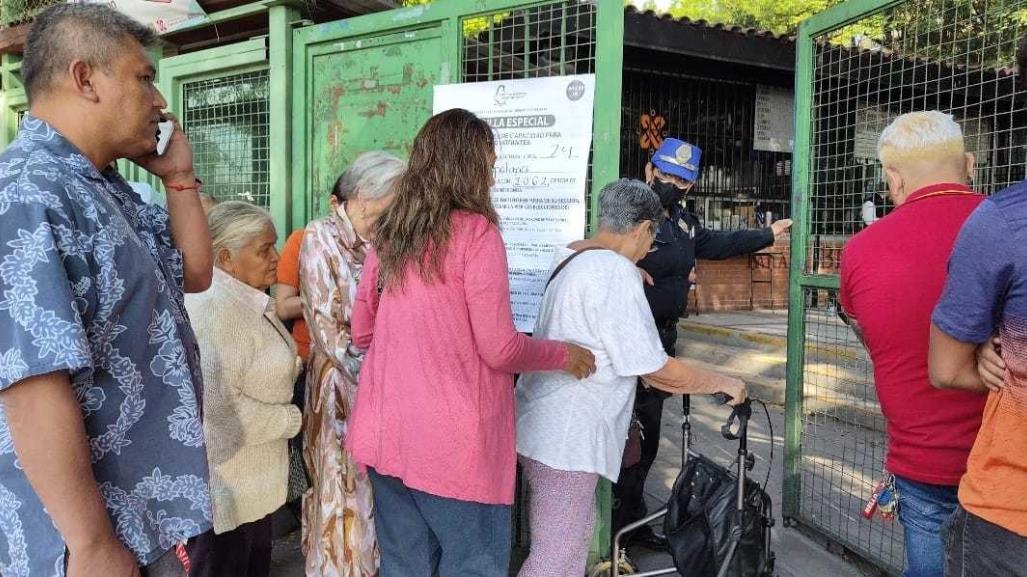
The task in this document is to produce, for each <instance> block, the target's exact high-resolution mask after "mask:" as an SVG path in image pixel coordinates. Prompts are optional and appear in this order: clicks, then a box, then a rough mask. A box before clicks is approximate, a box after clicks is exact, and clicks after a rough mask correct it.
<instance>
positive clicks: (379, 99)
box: [308, 35, 442, 215]
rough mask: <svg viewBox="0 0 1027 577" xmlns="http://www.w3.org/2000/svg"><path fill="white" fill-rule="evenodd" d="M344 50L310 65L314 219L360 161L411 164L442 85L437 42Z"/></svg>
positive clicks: (350, 45) (346, 46)
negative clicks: (382, 157)
mask: <svg viewBox="0 0 1027 577" xmlns="http://www.w3.org/2000/svg"><path fill="white" fill-rule="evenodd" d="M337 47H338V48H339V50H338V51H326V52H322V53H321V54H319V55H317V56H314V58H313V60H312V62H311V65H312V66H311V76H310V79H311V82H312V84H313V86H312V88H313V91H312V96H313V100H312V102H311V103H310V109H309V116H308V118H310V122H311V126H310V130H309V132H308V134H309V135H310V138H311V139H312V141H311V145H312V155H311V165H310V170H311V174H310V180H309V182H310V186H311V189H310V191H309V192H308V194H310V195H312V196H313V197H314V202H313V208H314V212H315V215H320V214H323V213H324V211H325V209H326V208H327V201H326V197H327V195H328V193H329V189H330V188H331V186H332V184H333V183H334V182H335V179H336V178H338V176H339V174H340V173H341V172H342V171H343V170H345V168H346V167H347V166H349V164H350V163H351V162H352V161H353V159H355V158H356V157H357V156H358V155H360V154H361V153H363V152H367V151H369V150H387V151H389V152H392V153H394V154H397V155H399V156H400V157H402V158H406V157H407V154H408V152H409V150H410V143H411V141H412V140H413V138H414V135H415V134H416V133H417V130H419V129H420V127H421V126H422V125H423V124H424V122H425V121H426V120H427V119H428V118H429V117H430V116H431V109H432V87H433V86H434V85H435V84H437V83H439V78H438V76H439V70H440V66H441V62H442V42H441V38H440V37H439V36H437V35H430V36H427V37H424V38H423V39H413V40H411V39H407V40H405V41H404V42H402V43H389V44H385V45H374V39H370V40H368V41H359V42H357V41H347V42H340V43H338V44H337Z"/></svg>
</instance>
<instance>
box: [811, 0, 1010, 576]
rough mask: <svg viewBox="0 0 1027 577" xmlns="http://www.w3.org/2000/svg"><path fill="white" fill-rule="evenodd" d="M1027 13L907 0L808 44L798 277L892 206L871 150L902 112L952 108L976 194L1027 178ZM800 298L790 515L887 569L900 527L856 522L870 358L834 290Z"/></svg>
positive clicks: (836, 255)
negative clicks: (1024, 64) (804, 246)
mask: <svg viewBox="0 0 1027 577" xmlns="http://www.w3.org/2000/svg"><path fill="white" fill-rule="evenodd" d="M1025 17H1027V0H907V1H906V2H903V3H901V4H898V5H897V6H893V7H891V8H888V9H886V10H884V11H881V12H877V13H873V14H867V15H865V16H864V17H862V18H861V19H859V20H857V21H856V22H855V23H853V24H851V25H846V26H844V27H840V28H838V29H836V30H834V31H832V32H830V33H828V34H824V35H822V36H820V37H817V38H814V39H813V41H814V43H813V46H814V49H813V54H812V60H811V61H810V62H799V66H800V67H810V68H811V69H812V84H813V85H812V95H811V98H812V115H811V120H810V124H809V126H808V127H802V126H800V127H799V130H809V134H810V145H811V149H810V151H809V168H810V189H809V193H810V196H809V200H808V202H809V217H808V219H807V220H806V222H802V223H798V227H801V229H800V230H801V233H803V234H808V235H809V237H808V238H809V243H808V246H809V250H808V252H807V254H806V262H805V267H804V268H805V272H806V273H808V274H820V275H829V276H832V275H833V276H837V274H838V265H839V259H840V256H841V248H842V246H843V245H844V243H845V241H846V240H847V239H848V238H850V237H851V236H852V235H853V234H855V233H857V232H859V231H860V230H862V229H863V228H864V227H865V226H868V225H867V221H868V220H871V219H872V218H879V217H882V216H884V215H886V214H887V213H888V212H889V211H890V210H891V209H892V207H891V205H890V204H889V203H888V202H887V201H886V200H885V194H886V184H885V182H884V178H883V171H882V169H881V166H880V164H879V162H878V161H877V150H876V148H877V140H878V138H879V136H880V133H881V130H882V129H883V128H884V127H885V126H886V125H887V124H888V123H889V122H890V121H891V120H892V119H893V118H894V117H896V116H897V115H899V114H902V113H905V112H912V111H917V110H935V109H937V110H942V111H944V112H948V113H951V114H953V115H954V117H955V118H956V120H957V121H959V122H960V124H961V125H962V127H963V132H964V135H965V137H966V146H967V150H968V151H970V152H972V153H974V154H975V155H976V157H977V169H976V172H975V174H974V176H973V180H974V183H973V184H974V187H975V188H976V189H977V190H978V191H980V192H983V193H987V194H990V193H993V192H996V191H998V190H1000V189H1002V188H1003V187H1005V186H1007V185H1009V184H1011V183H1014V182H1018V181H1020V180H1022V179H1023V178H1024V177H1025V170H1024V165H1025V163H1027V153H1025V148H1024V145H1025V144H1027V132H1025V127H1027V117H1025V113H1024V112H1023V108H1024V107H1023V92H1022V89H1021V88H1020V87H1019V82H1018V80H1017V79H1016V77H1015V72H1014V63H1015V52H1016V46H1017V43H1018V41H1019V39H1020V38H1021V37H1022V35H1023V32H1024V23H1027V18H1025ZM869 203H872V204H869ZM864 215H865V216H866V218H865V217H864ZM793 282H798V283H800V284H802V283H804V282H805V281H804V279H803V278H798V279H793ZM804 292H805V303H804V307H805V308H804V311H803V315H804V317H805V321H806V332H805V335H803V338H802V342H804V345H805V363H804V366H803V382H802V391H803V404H804V409H803V414H802V416H801V420H802V441H801V446H800V448H799V451H800V455H799V456H800V463H801V487H800V493H801V498H800V502H799V514H800V518H801V520H802V521H804V522H805V523H807V524H809V525H810V526H812V527H814V528H816V529H819V530H821V531H822V532H824V533H825V534H826V535H828V536H829V537H832V538H833V539H834V540H836V541H838V542H839V543H841V544H842V545H845V546H846V547H848V548H850V549H852V550H854V551H857V552H859V553H861V554H862V555H863V556H865V557H866V558H868V559H869V560H871V561H874V562H876V563H877V564H879V565H880V566H881V567H882V568H884V569H885V570H887V571H889V572H892V573H896V574H897V573H898V571H899V570H900V569H901V567H902V558H903V549H902V535H901V531H900V529H899V527H898V526H897V525H896V524H889V523H886V522H882V521H881V520H880V519H875V520H873V521H867V520H864V519H862V518H861V517H860V511H861V509H862V507H863V505H864V504H865V501H866V499H867V497H868V495H869V491H870V488H871V487H872V485H873V483H874V482H875V481H876V480H879V479H880V478H881V476H882V470H883V466H884V465H883V463H884V457H885V451H886V438H885V435H884V432H883V431H884V423H883V417H882V416H881V414H880V409H879V404H878V401H877V398H876V392H875V390H874V385H873V376H872V371H871V367H870V363H869V361H868V360H867V358H866V355H865V353H864V351H863V348H862V347H861V346H860V345H859V343H858V342H857V340H856V338H855V337H854V335H853V334H852V333H851V331H850V330H849V329H848V328H847V327H846V326H845V325H844V324H842V323H841V321H840V320H838V319H837V318H836V317H835V313H836V307H837V305H836V298H837V297H836V294H835V292H834V291H826V290H823V289H818V288H812V287H807V288H806V289H805V291H804Z"/></svg>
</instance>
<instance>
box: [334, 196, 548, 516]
mask: <svg viewBox="0 0 1027 577" xmlns="http://www.w3.org/2000/svg"><path fill="white" fill-rule="evenodd" d="M378 267H379V263H378V257H377V255H375V254H374V253H373V252H372V253H371V254H370V255H369V256H368V259H367V262H366V263H365V266H364V271H363V275H362V279H361V281H360V286H359V288H358V289H357V297H356V303H355V306H354V310H353V321H352V323H353V326H352V329H353V343H354V344H355V345H356V346H357V347H360V348H369V350H368V353H367V358H366V359H365V361H364V365H363V368H362V369H361V373H360V385H359V387H358V392H357V402H356V407H355V408H354V412H353V415H352V417H351V419H350V428H349V435H348V441H347V443H348V448H349V450H350V451H351V452H352V453H353V457H354V459H355V460H356V461H357V462H358V463H360V464H362V465H366V466H368V467H373V468H374V469H375V470H376V471H377V472H378V473H380V474H382V475H388V476H392V477H398V478H399V479H402V481H403V483H404V484H405V485H406V486H407V487H410V488H412V489H417V490H419V491H423V492H425V493H429V494H432V495H437V496H441V497H449V498H453V499H460V500H463V501H472V502H477V503H487V504H503V505H509V504H511V503H513V496H514V476H515V462H516V461H515V459H516V455H515V448H514V442H515V434H514V423H515V415H514V389H513V374H514V373H522V372H528V371H552V370H559V369H562V368H563V367H564V366H565V365H566V362H567V350H566V347H565V346H564V345H563V344H562V343H559V342H555V341H544V340H536V339H531V338H529V337H527V336H525V335H522V334H520V333H518V332H517V331H516V330H515V328H514V324H513V315H512V313H511V312H510V284H509V279H508V278H507V264H506V249H505V248H504V247H503V239H502V237H501V236H500V234H499V229H498V228H497V227H496V226H494V225H492V224H491V223H489V222H488V220H486V219H485V218H484V217H482V216H480V215H477V214H471V213H466V212H457V213H454V215H453V216H452V236H451V239H450V243H449V249H448V250H447V252H446V256H445V258H444V271H445V277H444V278H445V281H444V282H442V281H439V280H436V281H435V282H434V283H432V284H426V283H425V282H424V281H423V280H422V279H421V277H420V276H419V275H418V274H416V273H414V272H413V271H412V270H408V272H407V274H406V276H405V281H404V283H403V286H402V287H399V288H389V289H387V290H386V291H385V292H384V294H382V295H381V297H379V296H378V294H377V290H376V287H377V278H378ZM379 301H380V302H379Z"/></svg>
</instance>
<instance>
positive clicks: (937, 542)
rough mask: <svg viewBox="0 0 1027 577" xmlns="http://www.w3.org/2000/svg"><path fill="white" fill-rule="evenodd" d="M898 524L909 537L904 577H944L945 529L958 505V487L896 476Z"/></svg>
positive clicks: (907, 538) (907, 539)
mask: <svg viewBox="0 0 1027 577" xmlns="http://www.w3.org/2000/svg"><path fill="white" fill-rule="evenodd" d="M895 489H896V490H897V491H898V493H899V522H900V523H902V529H903V532H904V535H905V538H906V568H905V569H903V571H902V577H941V575H942V574H943V573H944V571H945V544H944V541H943V539H942V534H941V533H942V527H943V526H944V524H945V522H946V521H947V520H948V519H949V517H951V516H952V514H953V513H954V512H955V511H956V507H958V506H959V496H958V493H959V488H958V487H954V486H953V487H950V486H945V485H928V484H926V483H918V482H916V481H911V480H909V479H903V478H902V477H899V476H896V477H895Z"/></svg>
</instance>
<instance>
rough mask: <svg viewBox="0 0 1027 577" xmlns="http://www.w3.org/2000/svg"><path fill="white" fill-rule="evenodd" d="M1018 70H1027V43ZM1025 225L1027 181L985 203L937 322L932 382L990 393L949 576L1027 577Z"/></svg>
mask: <svg viewBox="0 0 1027 577" xmlns="http://www.w3.org/2000/svg"><path fill="white" fill-rule="evenodd" d="M1018 64H1019V67H1020V70H1021V71H1023V70H1027V37H1025V38H1024V39H1023V41H1021V44H1020V50H1019V62H1018ZM1021 78H1023V76H1021ZM1025 223H1027V182H1021V183H1019V184H1015V185H1013V186H1011V187H1009V188H1007V189H1006V190H1004V191H1002V192H999V193H997V194H996V195H994V196H992V197H991V198H989V199H988V200H986V201H984V202H983V203H981V205H980V207H978V208H977V210H976V211H974V213H973V215H971V216H970V219H969V220H968V221H967V223H966V226H964V227H963V230H962V232H960V234H959V239H958V240H957V241H956V246H955V249H954V250H953V252H952V258H951V260H950V261H949V274H948V280H947V282H946V285H945V292H944V293H943V295H942V298H941V300H940V301H939V302H938V306H937V308H935V310H934V316H933V317H932V320H933V325H932V326H931V355H930V370H931V381H932V382H933V383H934V385H935V386H936V387H939V388H947V389H964V390H969V391H975V392H981V393H983V392H987V393H988V396H987V405H986V406H985V408H984V420H983V422H982V423H981V429H980V433H978V435H977V441H976V442H975V443H974V447H973V451H972V452H971V453H970V459H969V462H968V463H967V472H966V475H964V476H963V479H962V481H961V482H960V484H959V505H960V506H959V509H958V511H957V512H956V514H955V515H954V516H953V518H952V519H951V520H950V521H949V525H948V530H947V532H946V548H947V551H946V553H947V555H946V563H945V575H946V576H949V577H954V576H964V575H971V574H972V575H1002V576H1003V577H1018V576H1019V577H1023V576H1027V226H1025ZM996 334H997V335H998V338H999V339H1000V340H999V342H1000V346H999V347H998V353H999V354H1000V358H996V351H995V347H994V346H993V345H992V343H994V342H995V340H994V337H995V335H996ZM989 372H990V373H991V374H990V375H989Z"/></svg>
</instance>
